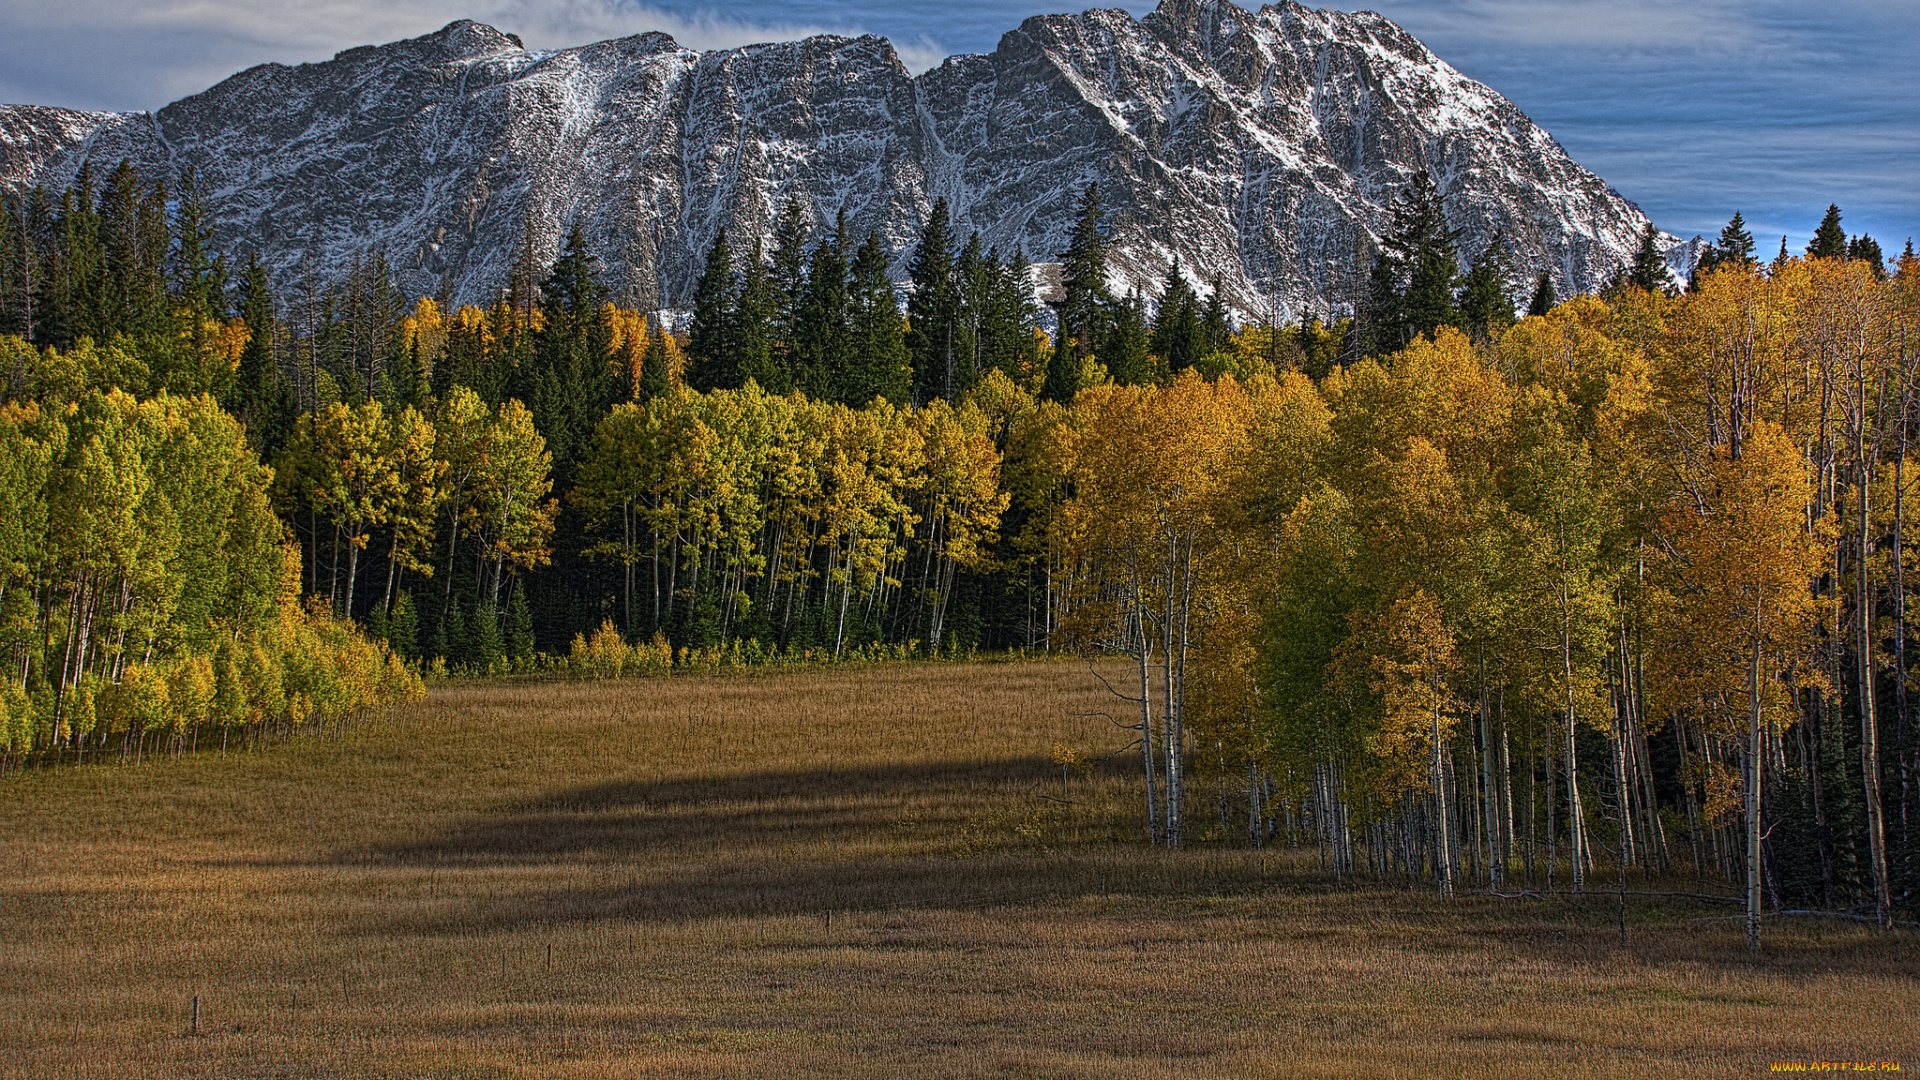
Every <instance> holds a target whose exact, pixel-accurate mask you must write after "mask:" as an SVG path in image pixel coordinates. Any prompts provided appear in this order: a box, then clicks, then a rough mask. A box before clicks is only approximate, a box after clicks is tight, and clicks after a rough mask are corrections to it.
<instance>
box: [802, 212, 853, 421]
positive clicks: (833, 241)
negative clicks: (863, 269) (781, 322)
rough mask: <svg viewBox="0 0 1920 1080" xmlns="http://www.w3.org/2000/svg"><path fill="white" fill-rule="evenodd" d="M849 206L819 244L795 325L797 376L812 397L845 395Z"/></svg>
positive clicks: (814, 252)
mask: <svg viewBox="0 0 1920 1080" xmlns="http://www.w3.org/2000/svg"><path fill="white" fill-rule="evenodd" d="M848 255H849V252H848V251H847V212H846V211H845V210H842V211H840V213H839V216H838V217H837V218H836V220H835V222H834V230H833V232H832V233H831V234H829V235H827V236H826V237H824V238H822V239H821V241H820V246H818V247H816V248H814V249H813V260H812V262H811V263H809V264H808V266H807V288H806V295H805V297H804V298H803V300H802V301H801V304H800V312H799V316H798V318H797V319H796V321H795V325H794V330H793V370H794V382H795V383H796V384H797V385H798V386H799V387H800V388H801V389H802V390H804V391H806V394H807V396H808V397H811V398H814V399H816V400H833V399H836V398H838V397H839V386H840V383H841V379H842V374H843V372H842V370H841V368H842V365H844V364H845V363H846V358H847V263H848Z"/></svg>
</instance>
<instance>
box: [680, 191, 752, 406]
mask: <svg viewBox="0 0 1920 1080" xmlns="http://www.w3.org/2000/svg"><path fill="white" fill-rule="evenodd" d="M734 303H735V297H734V287H733V253H732V251H731V250H729V249H728V247H727V230H725V229H721V230H720V234H719V235H718V236H716V237H715V238H714V241H713V246H712V247H711V248H708V249H707V264H706V267H705V269H703V270H702V271H701V272H700V280H698V281H696V282H695V283H694V286H693V323H692V325H690V326H689V327H688V328H687V385H688V386H691V387H693V388H694V389H695V390H700V391H703V392H704V391H708V390H717V389H721V388H723V387H724V388H729V389H731V388H733V387H737V386H739V385H740V384H741V382H742V379H741V377H740V371H739V366H738V364H736V363H735V362H734V356H733V349H732V347H731V345H732V343H731V342H729V341H728V339H727V338H728V335H727V314H728V310H729V309H730V308H731V307H733V305H734Z"/></svg>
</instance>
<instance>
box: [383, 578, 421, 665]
mask: <svg viewBox="0 0 1920 1080" xmlns="http://www.w3.org/2000/svg"><path fill="white" fill-rule="evenodd" d="M387 644H388V646H389V647H391V648H392V649H393V651H394V652H396V653H398V654H399V655H400V658H401V659H403V660H412V659H414V658H415V657H417V656H419V655H420V613H419V611H418V610H417V609H416V608H415V607H414V605H413V594H412V593H410V592H408V591H407V590H405V589H401V590H400V595H399V596H396V597H394V600H393V612H392V614H390V615H388V616H387Z"/></svg>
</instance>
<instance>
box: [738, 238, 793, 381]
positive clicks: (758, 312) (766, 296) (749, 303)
mask: <svg viewBox="0 0 1920 1080" xmlns="http://www.w3.org/2000/svg"><path fill="white" fill-rule="evenodd" d="M778 320H779V304H778V301H777V300H776V298H775V296H774V287H773V276H772V273H771V271H770V270H769V269H768V267H767V264H766V261H765V260H764V259H762V258H761V255H760V242H759V241H758V240H755V241H754V242H753V254H752V257H751V258H749V259H748V260H747V265H746V268H745V270H743V271H742V272H741V274H740V291H739V293H738V294H736V296H735V299H734V303H733V307H732V309H731V310H730V311H729V312H728V314H727V329H726V336H727V341H728V346H729V348H730V349H731V350H732V356H733V367H734V369H735V371H736V373H737V374H738V376H739V379H740V383H741V385H745V384H746V382H747V381H748V380H749V379H751V380H752V381H753V382H755V383H757V384H759V386H760V388H761V389H762V390H765V391H766V392H767V393H769V394H785V393H787V392H788V391H790V390H792V389H793V375H792V373H791V372H790V371H789V370H788V368H787V367H786V365H785V364H784V363H783V362H782V360H781V351H780V349H779V348H778V347H777V344H776V342H777V335H778V333H779V330H778Z"/></svg>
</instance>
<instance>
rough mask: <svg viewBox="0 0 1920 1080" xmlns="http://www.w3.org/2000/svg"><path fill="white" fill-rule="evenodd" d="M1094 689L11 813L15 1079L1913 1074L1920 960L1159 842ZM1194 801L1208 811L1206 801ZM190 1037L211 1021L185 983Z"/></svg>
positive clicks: (547, 740)
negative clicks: (1331, 872) (1390, 881)
mask: <svg viewBox="0 0 1920 1080" xmlns="http://www.w3.org/2000/svg"><path fill="white" fill-rule="evenodd" d="M1103 695H1104V691H1101V690H1100V689H1099V688H1098V686H1097V684H1096V683H1094V681H1093V680H1091V679H1089V678H1088V677H1087V675H1086V672H1085V668H1084V666H1075V665H1072V664H1065V663H1021V664H977V665H969V666H930V665H910V666H887V667H874V668H865V669H854V670H829V671H804V672H785V673H766V674H753V675H744V676H734V677H722V678H684V679H673V680H666V681H654V680H635V681H627V682H618V683H535V682H503V683H486V684H471V685H456V686H447V687H442V688H439V689H437V690H435V691H434V692H433V694H432V696H431V697H430V698H429V699H428V701H427V702H426V703H425V704H423V705H420V706H417V707H414V708H411V709H408V710H406V711H404V712H403V713H400V714H398V715H396V716H395V717H393V718H392V719H390V720H388V721H384V722H380V723H370V724H366V725H363V726H360V727H358V728H353V729H349V730H346V731H343V732H339V733H334V734H328V735H324V736H320V737H315V738H310V739H304V740H299V741H295V742H293V743H290V744H287V745H283V746H279V747H275V748H272V749H269V750H266V751H263V752H259V753H250V754H231V755H228V756H226V757H220V756H218V755H206V754H203V755H200V756H198V757H192V758H186V759H182V760H179V761H160V762H153V763H149V764H147V765H145V766H142V767H140V768H129V767H120V766H113V765H108V766H97V767H96V766H89V767H87V768H84V769H79V770H74V769H72V768H70V767H69V768H66V769H63V770H61V771H59V772H29V773H26V774H24V775H19V776H15V777H12V778H9V779H8V780H7V781H5V782H4V784H0V792H4V796H5V802H4V807H5V808H4V810H3V811H0V813H3V814H4V822H5V829H6V833H5V835H6V840H5V842H4V848H3V849H0V995H4V998H3V999H4V1000H5V1001H6V1002H7V1003H8V1005H7V1007H6V1008H4V1009H0V1071H4V1073H5V1074H6V1075H9V1076H34V1077H41V1076H50V1077H60V1076H125V1075H145V1076H150V1077H172V1076H181V1077H189V1076H207V1075H215V1076H221V1077H229V1076H234V1077H254V1076H258V1077H308V1076H340V1077H359V1076H410V1077H411V1076H420V1077H486V1076H534V1077H545V1076H556V1077H558V1076H567V1077H628V1076H661V1077H700V1076H743V1075H766V1076H870V1077H894V1076H933V1077H938V1076H953V1077H973V1076H1046V1077H1082V1076H1084V1077H1102V1078H1108V1077H1134V1076H1140V1077H1146V1076H1167V1075H1195V1076H1208V1077H1237V1076H1352V1075H1448V1076H1454V1075H1459V1076H1477V1077H1508V1076H1512V1077H1533V1076H1543V1075H1554V1076H1588V1075H1591V1076H1638V1075H1685V1076H1741V1075H1755V1074H1758V1073H1761V1072H1764V1071H1766V1065H1767V1063H1768V1062H1769V1061H1772V1060H1792V1059H1807V1058H1819V1059H1824V1060H1847V1061H1857V1060H1895V1061H1903V1063H1904V1064H1905V1065H1906V1067H1907V1068H1908V1069H1913V1068H1920V1053H1916V1050H1920V1038H1917V1037H1916V1036H1915V1034H1914V1033H1913V1027H1914V1025H1913V1023H1912V1017H1913V1016H1915V1015H1920V986H1917V985H1916V982H1915V973H1916V971H1920V949H1916V946H1915V943H1914V940H1913V938H1912V937H1911V936H1910V935H1902V936H1896V937H1893V938H1882V937H1880V936H1879V935H1877V934H1875V933H1874V932H1873V931H1871V930H1870V929H1866V928H1862V927H1859V926H1856V925H1854V924H1851V923H1844V922H1827V921H1815V920H1797V921H1782V922H1777V923H1772V924H1770V925H1769V927H1768V932H1769V935H1770V938H1769V940H1770V944H1769V946H1768V948H1767V950H1766V951H1765V952H1764V953H1763V954H1762V955H1761V956H1759V957H1758V958H1753V957H1750V956H1749V955H1748V954H1747V953H1746V952H1745V950H1744V948H1743V946H1742V939H1741V928H1740V925H1739V923H1738V922H1737V921H1736V920H1730V919H1726V918H1723V917H1722V916H1724V915H1725V914H1727V913H1728V912H1727V911H1726V910H1725V909H1719V908H1711V907H1703V906H1699V905H1696V904H1692V903H1688V902H1681V901H1672V902H1664V901H1654V900H1645V899H1643V900H1637V901H1635V902H1634V903H1633V906H1632V908H1631V909H1630V911H1629V933H1628V938H1627V942H1626V944H1625V945H1624V946H1622V945H1621V943H1620V941H1619V937H1618V931H1617V928H1616V912H1615V908H1614V904H1615V900H1614V898H1613V897H1612V896H1611V895H1610V894H1605V893H1596V894H1593V895H1590V896H1588V897H1585V898H1577V897H1560V896H1556V897H1551V898H1548V899H1546V900H1541V901H1505V900H1491V899H1487V898H1483V897H1475V896H1463V897H1462V898H1461V899H1459V900H1456V901H1454V902H1452V903H1450V904H1443V903H1441V902H1439V901H1438V900H1436V899H1434V898H1432V897H1431V896H1430V895H1429V892H1428V891H1427V890H1426V889H1413V890H1406V889H1401V888H1397V887H1392V886H1380V885H1359V886H1354V885H1349V886H1336V885H1335V884H1334V883H1332V882H1331V881H1330V880H1328V879H1327V878H1326V877H1324V876H1323V875H1322V874H1321V873H1320V870H1319V867H1318V862H1317V858H1316V856H1315V855H1314V853H1312V852H1277V851H1269V852H1264V853H1262V852H1249V851H1245V850H1238V849H1233V848H1229V847H1212V846H1206V845H1199V846H1196V848H1195V849H1193V850H1189V851H1185V852H1181V853H1179V854H1177V855H1167V854H1159V853H1154V852H1151V851H1148V850H1146V849H1144V848H1143V847H1142V846H1141V845H1140V844H1139V842H1138V838H1139V832H1140V810H1139V807H1138V805H1137V801H1138V798H1137V780H1136V779H1135V778H1134V775H1133V769H1134V768H1136V767H1137V765H1136V759H1135V758H1134V757H1132V756H1131V755H1121V756H1119V757H1116V758H1114V759H1113V760H1110V761H1107V762H1106V763H1104V764H1102V765H1099V766H1098V767H1096V768H1094V769H1093V770H1091V771H1089V772H1081V771H1078V770H1074V769H1070V768H1069V769H1067V770H1065V771H1064V773H1063V770H1062V768H1061V767H1060V766H1059V765H1057V764H1056V763H1055V762H1054V760H1053V757H1052V753H1053V748H1054V747H1055V746H1056V745H1063V746H1070V747H1074V748H1076V749H1078V750H1081V751H1083V752H1085V753H1087V754H1090V755H1095V756H1097V755H1100V754H1105V753H1107V752H1109V751H1114V750H1117V749H1119V748H1121V747H1122V746H1124V745H1125V743H1126V742H1127V741H1128V739H1129V734H1128V733H1126V732H1124V731H1121V730H1119V729H1118V728H1115V727H1114V726H1112V725H1111V724H1110V723H1109V722H1108V721H1107V720H1106V719H1104V718H1102V717H1100V716H1096V715H1084V714H1091V713H1096V712H1110V711H1113V707H1114V704H1115V703H1114V702H1113V701H1112V699H1110V698H1106V697H1104V696H1103ZM1212 798H1213V795H1212V792H1211V789H1208V788H1206V787H1205V786H1204V785H1202V787H1201V788H1200V789H1199V790H1198V791H1197V792H1196V795H1195V798H1194V799H1193V806H1192V809H1191V813H1192V814H1194V815H1195V820H1196V822H1197V821H1199V820H1202V819H1204V818H1205V817H1206V815H1208V814H1209V813H1211V812H1212V806H1213V803H1212ZM196 996H198V997H199V998H200V1000H201V1024H200V1034H199V1035H198V1036H193V1035H190V1034H188V1028H189V1025H190V1022H191V1009H192V1001H193V999H194V997H196Z"/></svg>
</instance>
